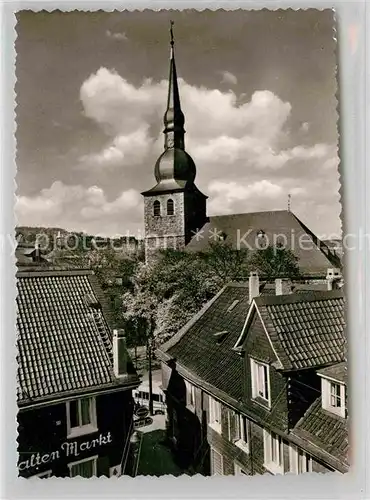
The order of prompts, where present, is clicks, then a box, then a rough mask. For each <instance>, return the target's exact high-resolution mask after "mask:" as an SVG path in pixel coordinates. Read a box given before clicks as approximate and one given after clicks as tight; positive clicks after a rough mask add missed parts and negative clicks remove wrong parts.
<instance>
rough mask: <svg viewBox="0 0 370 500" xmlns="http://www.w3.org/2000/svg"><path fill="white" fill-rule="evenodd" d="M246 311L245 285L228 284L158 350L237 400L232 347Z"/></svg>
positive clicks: (238, 369) (237, 361)
mask: <svg viewBox="0 0 370 500" xmlns="http://www.w3.org/2000/svg"><path fill="white" fill-rule="evenodd" d="M236 301H237V302H236ZM233 304H234V306H233V307H231V306H232V305H233ZM229 308H230V311H228V310H229ZM248 308H249V289H248V285H245V284H239V283H237V284H230V285H228V286H226V287H225V288H224V289H223V290H222V291H221V292H220V293H219V294H218V295H217V296H216V297H215V298H214V299H213V300H212V301H211V302H209V303H208V304H207V305H206V307H205V308H204V309H203V310H202V311H200V313H199V314H198V315H197V316H196V317H195V318H194V319H193V320H192V321H191V322H190V323H188V324H187V325H185V327H184V328H183V329H182V330H180V332H179V333H177V334H176V335H175V336H174V337H173V338H172V339H171V340H170V341H169V342H167V343H166V344H164V345H163V346H162V347H161V351H162V352H166V353H167V354H168V355H169V356H170V357H173V358H176V359H177V361H178V362H179V363H180V364H181V365H183V366H184V367H186V369H187V370H189V371H190V372H191V373H193V374H194V375H195V376H196V377H198V378H200V379H202V380H203V381H205V382H206V383H208V384H211V385H212V386H213V387H216V388H217V389H218V390H220V391H222V392H224V393H226V394H229V395H230V396H231V397H232V398H234V399H236V400H239V399H240V398H241V397H242V384H241V380H242V360H241V358H240V356H239V355H238V354H237V353H236V352H234V351H233V350H232V347H233V345H234V344H235V342H236V340H237V338H238V336H239V335H240V332H241V330H242V328H243V324H244V321H245V318H246V315H247V312H248ZM224 332H225V333H224ZM217 334H220V335H217Z"/></svg>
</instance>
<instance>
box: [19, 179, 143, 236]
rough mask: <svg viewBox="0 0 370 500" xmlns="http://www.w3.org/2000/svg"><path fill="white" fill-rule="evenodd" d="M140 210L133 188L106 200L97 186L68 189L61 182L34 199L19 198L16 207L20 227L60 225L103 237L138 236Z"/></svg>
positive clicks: (137, 194) (140, 217)
mask: <svg viewBox="0 0 370 500" xmlns="http://www.w3.org/2000/svg"><path fill="white" fill-rule="evenodd" d="M142 210H143V208H142V199H141V196H140V194H139V193H138V192H137V191H136V190H134V189H128V190H126V191H123V192H122V193H121V194H120V195H119V196H118V197H117V198H115V199H113V200H108V199H107V197H106V195H105V193H104V191H103V190H102V189H101V188H99V187H98V186H89V187H87V188H86V187H83V186H81V185H74V186H67V185H66V184H64V183H62V182H60V181H56V182H54V183H53V184H52V185H51V186H50V187H49V188H45V189H42V190H41V192H40V194H39V195H37V196H18V197H17V200H16V204H15V211H16V215H17V218H18V223H19V224H20V225H32V226H45V225H46V226H61V227H63V228H65V229H69V230H76V231H85V232H88V233H92V234H96V233H98V234H101V235H103V236H106V235H112V234H126V233H127V231H130V232H131V233H132V234H137V233H138V230H140V229H141V224H142V222H141V219H142Z"/></svg>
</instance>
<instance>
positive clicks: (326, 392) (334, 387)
mask: <svg viewBox="0 0 370 500" xmlns="http://www.w3.org/2000/svg"><path fill="white" fill-rule="evenodd" d="M321 390H322V407H323V408H324V409H325V410H328V411H330V412H331V413H335V414H336V415H339V416H340V417H343V418H345V416H346V403H345V395H346V388H345V385H344V384H341V383H340V382H337V381H334V380H329V379H327V378H324V377H322V379H321Z"/></svg>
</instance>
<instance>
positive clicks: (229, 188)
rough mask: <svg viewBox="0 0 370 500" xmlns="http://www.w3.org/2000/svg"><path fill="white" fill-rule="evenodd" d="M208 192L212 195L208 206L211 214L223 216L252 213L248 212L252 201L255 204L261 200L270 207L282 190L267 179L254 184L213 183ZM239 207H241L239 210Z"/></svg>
mask: <svg viewBox="0 0 370 500" xmlns="http://www.w3.org/2000/svg"><path fill="white" fill-rule="evenodd" d="M208 192H209V193H210V195H211V199H210V202H209V204H208V208H209V211H210V213H212V214H214V215H222V214H225V213H232V212H235V213H240V212H241V213H243V212H248V211H252V210H250V209H249V210H248V208H249V207H250V201H252V202H254V201H255V200H256V199H261V198H262V199H263V202H264V204H265V206H267V207H269V205H271V203H272V204H273V203H274V200H276V199H278V198H279V197H280V196H281V193H282V188H281V187H280V186H279V185H277V184H274V183H272V182H270V181H268V180H266V179H264V180H262V181H257V182H254V183H252V184H243V183H242V184H240V183H238V182H233V181H232V182H222V181H212V182H211V183H210V184H209V186H208ZM238 207H240V209H239V210H238ZM267 209H269V208H267Z"/></svg>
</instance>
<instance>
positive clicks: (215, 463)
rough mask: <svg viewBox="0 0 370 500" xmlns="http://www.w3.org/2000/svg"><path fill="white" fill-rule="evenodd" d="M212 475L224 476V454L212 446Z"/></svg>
mask: <svg viewBox="0 0 370 500" xmlns="http://www.w3.org/2000/svg"><path fill="white" fill-rule="evenodd" d="M211 476H223V459H222V455H221V453H219V452H218V451H216V450H215V449H214V448H211Z"/></svg>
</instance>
